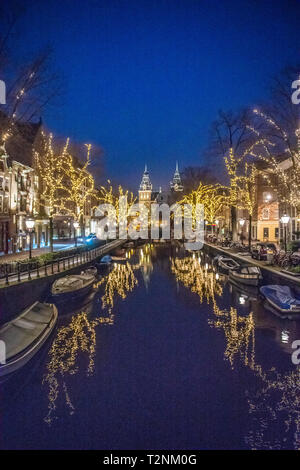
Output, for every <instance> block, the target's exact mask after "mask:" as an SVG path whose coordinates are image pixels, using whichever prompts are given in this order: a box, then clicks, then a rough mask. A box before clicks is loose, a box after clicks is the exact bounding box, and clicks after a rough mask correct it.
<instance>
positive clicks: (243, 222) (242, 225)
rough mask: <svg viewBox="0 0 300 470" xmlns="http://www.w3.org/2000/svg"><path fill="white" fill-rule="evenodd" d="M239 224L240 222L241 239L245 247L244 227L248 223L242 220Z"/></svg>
mask: <svg viewBox="0 0 300 470" xmlns="http://www.w3.org/2000/svg"><path fill="white" fill-rule="evenodd" d="M239 222H240V226H241V239H242V245H244V239H243V236H244V234H243V227H244V225H245V222H246V220H245V219H240V221H239Z"/></svg>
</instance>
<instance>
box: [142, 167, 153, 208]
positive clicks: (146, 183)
mask: <svg viewBox="0 0 300 470" xmlns="http://www.w3.org/2000/svg"><path fill="white" fill-rule="evenodd" d="M151 195H152V184H151V181H150V177H149V172H148V170H147V165H145V170H144V173H143V177H142V181H141V184H140V189H139V202H143V203H148V204H150V203H151Z"/></svg>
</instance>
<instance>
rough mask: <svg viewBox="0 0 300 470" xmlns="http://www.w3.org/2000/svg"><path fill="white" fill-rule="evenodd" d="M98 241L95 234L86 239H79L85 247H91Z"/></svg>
mask: <svg viewBox="0 0 300 470" xmlns="http://www.w3.org/2000/svg"><path fill="white" fill-rule="evenodd" d="M96 240H98V238H97V236H96V234H95V233H90V234H89V235H87V236H86V237H79V238H78V241H79V242H82V243H84V244H85V245H91V244H92V243H94V242H95V241H96Z"/></svg>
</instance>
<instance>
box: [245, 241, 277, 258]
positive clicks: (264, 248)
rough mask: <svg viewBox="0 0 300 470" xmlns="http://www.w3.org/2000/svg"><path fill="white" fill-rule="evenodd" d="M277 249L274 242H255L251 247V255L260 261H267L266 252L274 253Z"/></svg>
mask: <svg viewBox="0 0 300 470" xmlns="http://www.w3.org/2000/svg"><path fill="white" fill-rule="evenodd" d="M276 251H277V247H276V244H275V243H269V242H267V243H263V242H260V243H256V244H255V245H252V247H251V257H252V258H255V259H257V260H260V261H267V259H268V254H274V253H276Z"/></svg>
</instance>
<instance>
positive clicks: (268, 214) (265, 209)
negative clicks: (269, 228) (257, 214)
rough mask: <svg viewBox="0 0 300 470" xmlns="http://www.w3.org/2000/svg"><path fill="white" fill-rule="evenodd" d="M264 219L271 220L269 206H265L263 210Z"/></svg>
mask: <svg viewBox="0 0 300 470" xmlns="http://www.w3.org/2000/svg"><path fill="white" fill-rule="evenodd" d="M262 219H263V220H269V219H270V209H269V208H268V207H264V208H263V210H262Z"/></svg>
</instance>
